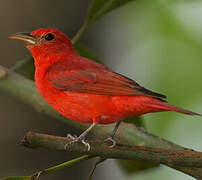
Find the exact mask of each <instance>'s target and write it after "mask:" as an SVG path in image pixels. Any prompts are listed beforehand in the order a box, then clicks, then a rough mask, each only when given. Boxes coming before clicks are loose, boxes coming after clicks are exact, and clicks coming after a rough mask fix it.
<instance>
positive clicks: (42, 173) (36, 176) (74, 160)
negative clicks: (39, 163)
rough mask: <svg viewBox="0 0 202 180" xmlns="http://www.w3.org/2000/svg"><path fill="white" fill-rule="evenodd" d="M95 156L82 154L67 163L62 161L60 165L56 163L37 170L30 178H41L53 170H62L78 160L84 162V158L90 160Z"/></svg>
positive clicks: (33, 179) (32, 179)
mask: <svg viewBox="0 0 202 180" xmlns="http://www.w3.org/2000/svg"><path fill="white" fill-rule="evenodd" d="M91 158H93V156H89V155H84V156H81V157H78V158H75V159H72V160H70V161H67V162H65V163H62V164H59V165H56V166H53V167H50V168H47V169H45V170H42V171H39V172H36V173H34V174H33V175H31V176H30V177H31V178H30V180H35V179H39V178H40V177H41V176H44V175H46V174H50V173H53V172H56V171H58V170H61V169H64V168H66V167H70V166H72V165H74V164H76V163H78V162H82V161H84V160H88V159H91Z"/></svg>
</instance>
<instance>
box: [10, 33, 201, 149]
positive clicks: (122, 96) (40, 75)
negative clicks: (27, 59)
mask: <svg viewBox="0 0 202 180" xmlns="http://www.w3.org/2000/svg"><path fill="white" fill-rule="evenodd" d="M10 38H12V39H16V40H18V41H20V42H22V43H23V44H24V45H25V46H26V47H27V48H28V49H29V50H30V52H31V54H32V56H33V57H34V61H35V67H36V72H35V81H36V88H37V89H38V91H39V93H40V94H41V95H42V96H43V98H44V99H45V100H46V101H47V102H48V103H49V104H50V105H51V106H52V107H53V108H54V109H56V110H57V111H58V112H59V113H60V114H62V115H63V116H65V117H67V118H69V119H72V120H74V121H79V122H83V123H91V125H90V127H89V128H88V129H87V130H86V131H84V132H83V133H82V134H81V135H80V136H79V137H77V138H75V139H74V140H73V142H76V141H82V142H83V143H84V144H85V145H87V146H88V148H89V147H90V146H89V144H87V143H86V142H85V141H84V138H85V135H86V134H87V133H88V132H89V131H90V129H92V128H93V126H94V125H96V124H97V123H99V124H109V123H114V122H117V124H116V126H115V129H114V131H113V133H112V134H111V136H110V138H109V139H110V140H111V141H112V142H113V145H115V143H116V142H115V140H114V135H115V133H116V131H117V129H118V126H119V124H120V122H121V120H123V119H124V118H126V117H128V116H140V115H143V114H146V113H153V112H161V111H176V112H179V113H183V114H188V115H199V116H201V114H198V113H195V112H192V111H189V110H185V109H182V108H178V107H175V106H171V105H169V104H167V103H166V101H165V100H164V99H165V98H166V96H165V95H162V94H158V93H155V92H152V91H150V90H148V89H145V88H144V87H142V86H140V85H139V84H138V83H136V82H135V81H134V80H132V79H129V78H127V77H125V76H123V75H120V74H118V73H116V72H114V71H113V70H111V69H110V68H108V67H106V66H104V65H102V64H99V63H97V62H95V61H92V60H90V59H87V58H84V57H81V56H80V55H79V54H78V53H77V52H76V51H75V49H74V47H73V45H72V43H71V40H70V39H69V38H68V37H67V36H66V35H64V34H63V33H61V32H60V31H58V30H57V29H37V30H35V31H33V32H31V33H17V34H14V35H12V36H10Z"/></svg>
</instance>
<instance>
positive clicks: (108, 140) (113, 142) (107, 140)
mask: <svg viewBox="0 0 202 180" xmlns="http://www.w3.org/2000/svg"><path fill="white" fill-rule="evenodd" d="M104 142H111V143H112V145H111V146H109V147H110V148H113V147H115V146H116V141H115V140H114V139H113V138H112V137H108V138H107V139H105V140H104Z"/></svg>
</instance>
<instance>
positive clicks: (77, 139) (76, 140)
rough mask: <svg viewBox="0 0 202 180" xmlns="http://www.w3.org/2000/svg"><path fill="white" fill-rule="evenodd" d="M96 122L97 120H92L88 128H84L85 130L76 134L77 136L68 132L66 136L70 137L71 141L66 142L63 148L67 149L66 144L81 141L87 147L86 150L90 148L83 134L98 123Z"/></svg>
mask: <svg viewBox="0 0 202 180" xmlns="http://www.w3.org/2000/svg"><path fill="white" fill-rule="evenodd" d="M98 122H99V121H97V122H93V123H92V124H91V125H90V126H89V127H88V129H86V130H85V131H84V132H83V133H82V134H81V135H80V136H78V137H77V136H72V135H71V134H68V135H67V137H68V138H71V139H72V141H71V142H70V143H67V144H66V145H65V149H67V148H68V146H70V145H72V144H73V143H75V142H79V141H81V142H82V143H83V144H84V145H85V146H86V147H87V148H88V151H89V150H90V144H89V143H87V142H86V141H85V136H86V135H87V134H88V133H89V131H90V130H91V129H92V128H93V127H94V126H95V125H96V124H98Z"/></svg>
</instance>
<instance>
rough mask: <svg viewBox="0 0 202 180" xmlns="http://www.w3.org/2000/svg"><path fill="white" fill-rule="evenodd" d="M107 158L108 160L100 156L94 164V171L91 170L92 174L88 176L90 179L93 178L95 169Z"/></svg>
mask: <svg viewBox="0 0 202 180" xmlns="http://www.w3.org/2000/svg"><path fill="white" fill-rule="evenodd" d="M105 160H106V158H105V157H99V158H98V159H97V160H96V161H95V164H94V166H93V169H92V171H91V172H90V175H89V177H88V180H92V178H93V174H94V172H95V169H96V168H97V166H98V164H100V163H102V162H103V161H105Z"/></svg>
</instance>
